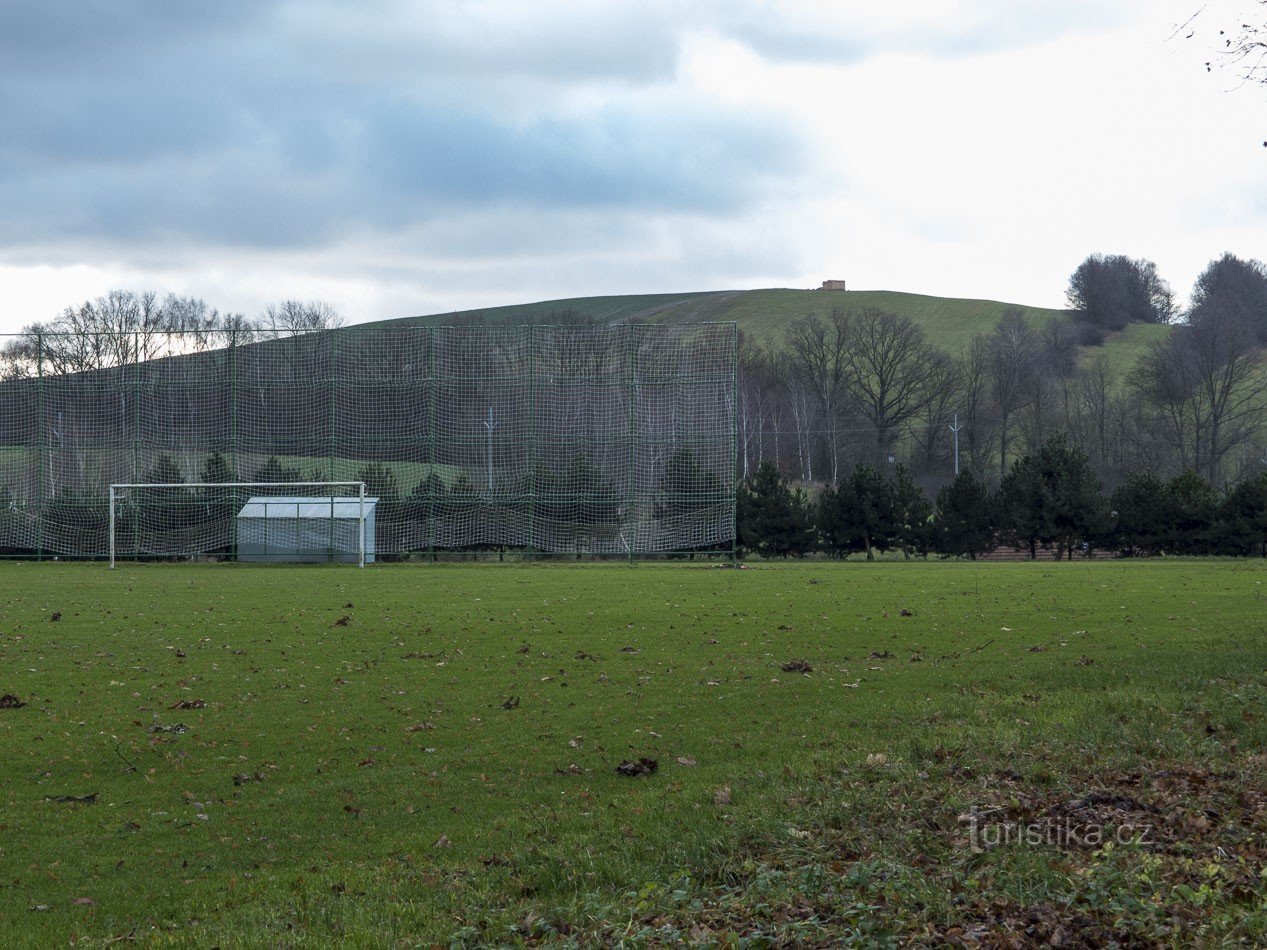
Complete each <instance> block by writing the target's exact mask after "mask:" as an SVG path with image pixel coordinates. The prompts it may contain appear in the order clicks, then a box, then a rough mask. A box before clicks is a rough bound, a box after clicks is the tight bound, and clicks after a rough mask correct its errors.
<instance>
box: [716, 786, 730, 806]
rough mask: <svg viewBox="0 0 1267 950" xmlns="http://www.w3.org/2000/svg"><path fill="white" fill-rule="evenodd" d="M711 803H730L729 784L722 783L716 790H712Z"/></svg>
mask: <svg viewBox="0 0 1267 950" xmlns="http://www.w3.org/2000/svg"><path fill="white" fill-rule="evenodd" d="M713 804H714V805H729V804H730V786H729V785H723V786H722V787H721V788H719V789H717V791H715V792H713Z"/></svg>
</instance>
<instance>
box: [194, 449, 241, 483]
mask: <svg viewBox="0 0 1267 950" xmlns="http://www.w3.org/2000/svg"><path fill="white" fill-rule="evenodd" d="M198 481H200V482H231V481H233V472H232V471H231V470H230V468H229V463H228V461H226V460H225V457H224V456H223V455H221V454H220V453H219V452H213V453H211V454H210V455H208V456H207V459H206V461H205V462H203V463H202V474H201V475H200V476H199V477H198Z"/></svg>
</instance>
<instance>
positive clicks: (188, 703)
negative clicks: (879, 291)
mask: <svg viewBox="0 0 1267 950" xmlns="http://www.w3.org/2000/svg"><path fill="white" fill-rule="evenodd" d="M167 708H168V709H206V708H207V701H206V700H205V699H182V700H179V701H177V702H174V703H172V704H171V705H170V706H168V707H167Z"/></svg>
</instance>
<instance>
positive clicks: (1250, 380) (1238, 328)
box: [1130, 316, 1267, 484]
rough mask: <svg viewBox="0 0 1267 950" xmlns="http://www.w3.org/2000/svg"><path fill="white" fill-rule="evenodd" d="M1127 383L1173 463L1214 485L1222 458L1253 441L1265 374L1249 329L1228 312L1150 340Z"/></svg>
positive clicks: (1263, 403) (1266, 402)
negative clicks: (1166, 448)
mask: <svg viewBox="0 0 1267 950" xmlns="http://www.w3.org/2000/svg"><path fill="white" fill-rule="evenodd" d="M1130 384H1131V386H1132V388H1133V390H1134V391H1135V393H1136V394H1137V395H1138V396H1139V397H1140V399H1141V401H1142V403H1143V405H1144V407H1145V419H1146V421H1147V424H1148V425H1149V428H1150V429H1151V431H1152V432H1153V433H1154V434H1155V435H1156V436H1157V437H1158V438H1160V439H1162V440H1163V441H1164V442H1165V443H1166V444H1167V445H1168V446H1169V447H1170V449H1171V452H1172V453H1173V457H1174V460H1175V462H1177V467H1179V468H1191V469H1193V470H1194V471H1198V472H1201V473H1202V474H1204V475H1205V476H1206V478H1208V479H1209V480H1210V481H1211V482H1213V483H1214V484H1219V483H1221V481H1222V478H1223V475H1224V471H1223V469H1224V463H1225V461H1226V460H1227V459H1228V457H1229V456H1230V455H1231V454H1232V453H1233V452H1234V451H1235V450H1237V449H1239V448H1240V447H1242V446H1245V445H1247V444H1249V443H1251V442H1252V441H1253V440H1254V439H1255V436H1256V434H1257V432H1258V430H1259V429H1260V427H1261V422H1262V414H1263V412H1264V409H1265V408H1267V372H1264V367H1263V362H1262V356H1261V353H1260V352H1259V350H1258V348H1257V346H1256V343H1255V337H1254V332H1253V330H1252V328H1251V327H1250V326H1249V325H1248V324H1247V323H1246V321H1244V320H1242V319H1237V318H1236V317H1233V316H1229V317H1225V318H1223V319H1219V318H1215V317H1213V316H1207V317H1206V318H1205V319H1203V320H1202V322H1201V323H1200V324H1199V325H1197V326H1191V327H1185V328H1182V329H1180V330H1177V331H1176V332H1175V334H1174V335H1172V336H1171V337H1170V338H1168V339H1167V340H1164V341H1161V342H1158V343H1154V344H1153V345H1152V347H1150V348H1149V350H1148V352H1147V353H1145V355H1144V356H1143V357H1142V358H1141V360H1140V362H1139V364H1138V365H1137V366H1136V367H1135V369H1134V370H1133V371H1132V373H1131V376H1130Z"/></svg>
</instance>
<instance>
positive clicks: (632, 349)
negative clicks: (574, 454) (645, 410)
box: [625, 325, 638, 564]
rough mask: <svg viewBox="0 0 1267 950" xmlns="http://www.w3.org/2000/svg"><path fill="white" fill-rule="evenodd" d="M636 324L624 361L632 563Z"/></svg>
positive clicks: (631, 553) (635, 541)
mask: <svg viewBox="0 0 1267 950" xmlns="http://www.w3.org/2000/svg"><path fill="white" fill-rule="evenodd" d="M637 332H638V329H637V327H636V326H632V325H631V326H630V327H629V328H628V331H627V334H628V335H627V336H626V338H625V345H626V346H627V347H628V348H629V358H628V360H627V361H626V369H625V372H626V382H625V399H626V401H627V402H628V404H629V423H628V428H627V430H626V439H627V440H628V445H627V446H626V447H625V478H626V479H628V482H627V484H628V485H629V489H628V492H627V493H626V496H625V511H626V514H627V516H628V517H629V563H630V564H633V560H634V550H635V549H636V548H637V547H638V521H637V514H636V510H635V505H636V501H637V494H638V477H637V475H636V474H635V472H634V454H635V453H634V443H635V441H636V439H637V433H638V429H637V425H638V423H637V418H638V416H637V408H638V407H637V398H638V395H637V394H638V386H637V379H636V377H637V360H638V342H637Z"/></svg>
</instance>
